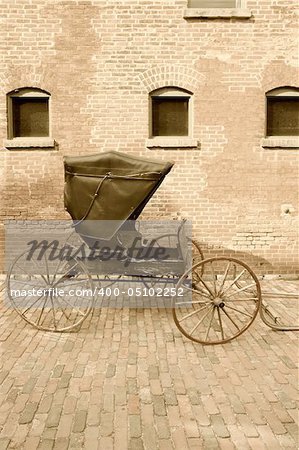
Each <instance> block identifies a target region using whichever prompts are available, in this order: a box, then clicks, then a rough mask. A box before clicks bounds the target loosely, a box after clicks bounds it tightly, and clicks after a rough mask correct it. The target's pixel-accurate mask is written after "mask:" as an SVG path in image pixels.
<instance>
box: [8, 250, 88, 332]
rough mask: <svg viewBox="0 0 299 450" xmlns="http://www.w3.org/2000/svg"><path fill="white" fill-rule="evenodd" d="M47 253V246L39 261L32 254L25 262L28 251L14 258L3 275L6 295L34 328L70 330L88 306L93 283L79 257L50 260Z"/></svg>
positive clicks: (85, 312)
mask: <svg viewBox="0 0 299 450" xmlns="http://www.w3.org/2000/svg"><path fill="white" fill-rule="evenodd" d="M50 252H51V249H46V250H45V251H44V253H43V256H42V258H41V260H38V259H37V256H38V255H37V256H35V255H33V257H32V258H31V259H30V261H27V260H26V257H27V255H28V252H24V253H22V254H21V255H20V256H18V257H17V258H16V260H15V261H14V262H13V264H12V265H11V267H10V270H9V273H8V276H7V288H8V298H9V300H10V302H11V304H12V306H13V308H14V309H15V310H16V311H17V313H18V314H19V315H20V316H21V317H22V318H23V319H24V320H25V321H26V322H27V323H29V324H30V325H32V326H34V327H35V328H38V329H40V330H44V331H55V332H63V331H70V330H72V329H73V328H76V327H78V326H79V325H80V324H81V323H82V322H83V321H84V319H85V318H86V317H87V316H88V314H89V313H90V311H91V309H92V305H93V301H94V295H93V294H94V287H93V282H92V279H91V277H90V275H89V273H88V272H87V270H86V268H85V266H84V264H83V263H82V262H81V261H80V260H79V259H77V258H74V257H69V258H68V261H65V260H64V261H63V260H58V261H57V260H56V261H51V259H50V258H49V256H50ZM33 289H35V295H34V292H33ZM39 290H40V292H39V293H38V291H39ZM16 292H17V293H18V292H22V293H24V295H22V296H20V295H17V294H16ZM26 293H27V295H25V294H26ZM28 293H29V294H30V295H29V294H28ZM40 294H41V295H40Z"/></svg>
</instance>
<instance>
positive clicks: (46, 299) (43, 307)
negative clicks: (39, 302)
mask: <svg viewBox="0 0 299 450" xmlns="http://www.w3.org/2000/svg"><path fill="white" fill-rule="evenodd" d="M48 297H49V296H48V294H47V295H46V298H45V301H44V304H43V306H42V310H41V312H40V315H39V317H38V321H37V325H39V323H40V320H41V318H42V315H43V312H44V310H45V306H46V303H47V301H48Z"/></svg>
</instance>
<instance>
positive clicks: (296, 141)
mask: <svg viewBox="0 0 299 450" xmlns="http://www.w3.org/2000/svg"><path fill="white" fill-rule="evenodd" d="M261 145H262V147H264V148H293V149H294V148H296V149H299V137H297V136H269V137H266V138H264V139H262V142H261Z"/></svg>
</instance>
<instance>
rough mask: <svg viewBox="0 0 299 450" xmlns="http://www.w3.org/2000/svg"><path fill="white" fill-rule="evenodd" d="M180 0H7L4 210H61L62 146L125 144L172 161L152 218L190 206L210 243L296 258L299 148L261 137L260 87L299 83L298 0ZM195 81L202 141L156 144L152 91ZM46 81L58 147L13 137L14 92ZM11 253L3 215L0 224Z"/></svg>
mask: <svg viewBox="0 0 299 450" xmlns="http://www.w3.org/2000/svg"><path fill="white" fill-rule="evenodd" d="M186 4H187V1H185V0H171V1H170V0H154V1H149V0H130V1H128V0H119V1H116V0H94V1H87V0H84V1H80V0H78V1H63V0H47V1H46V2H45V1H42V0H32V1H31V2H30V3H29V2H28V1H26V0H13V1H12V0H6V1H5V2H4V1H1V2H0V17H1V19H0V25H1V26H0V43H1V44H0V49H1V50H0V51H1V65H0V89H1V90H0V146H1V145H2V144H3V147H1V148H0V176H1V182H0V194H1V198H0V218H1V223H2V222H3V220H4V219H5V218H9V219H12V218H15V219H33V218H34V219H52V218H53V219H58V218H64V217H66V215H65V212H64V209H63V166H62V158H63V155H66V154H67V155H71V154H73V155H78V154H88V153H92V152H99V151H108V150H119V151H123V152H127V153H130V154H135V155H140V156H144V157H150V158H157V159H164V160H168V159H169V160H174V161H175V163H176V165H175V168H174V170H173V172H171V174H170V175H169V176H168V178H167V179H166V180H165V182H164V184H163V186H162V187H161V189H160V190H159V191H158V192H157V193H156V194H155V196H154V198H153V199H152V201H151V202H150V204H149V205H148V206H147V208H146V210H145V211H144V213H143V217H144V218H153V217H155V218H156V217H161V218H172V217H173V218H174V217H179V216H181V217H187V218H189V219H192V221H193V226H194V235H195V236H196V237H197V238H198V240H199V241H201V242H202V244H203V246H204V248H206V251H207V253H208V254H211V252H212V253H213V252H215V251H217V252H218V253H221V254H223V253H224V254H227V253H230V254H235V255H242V257H244V258H245V259H246V260H247V261H253V262H254V264H255V265H257V266H258V267H260V268H262V271H264V272H267V273H273V272H275V273H295V272H296V271H297V270H298V261H297V257H298V248H297V247H296V246H297V241H298V239H297V238H298V233H297V229H298V228H297V227H298V222H297V218H298V184H297V182H298V178H297V177H298V150H296V149H281V148H280V149H278V148H275V149H266V148H263V147H262V145H261V142H262V139H263V137H264V130H265V92H267V91H268V90H270V89H273V88H275V87H279V86H295V85H296V84H297V83H298V81H297V71H296V64H295V60H296V52H297V42H296V39H295V38H296V35H295V30H296V26H297V23H296V16H295V7H296V4H297V1H296V0H280V1H277V0H263V2H261V1H260V0H248V1H247V8H248V9H250V10H251V11H252V18H250V19H214V20H207V19H199V18H195V19H189V20H186V19H184V17H183V13H184V9H185V8H186ZM164 86H178V87H181V88H184V89H188V90H190V91H191V92H193V94H194V138H196V139H197V140H198V142H199V145H198V147H197V148H188V149H187V148H175V149H166V148H165V149H164V148H155V149H149V148H147V147H146V140H147V138H148V121H149V118H148V95H149V92H150V91H151V90H153V89H156V88H160V87H164ZM20 87H39V88H42V89H44V90H46V91H48V92H50V93H51V121H52V134H53V137H54V139H55V141H56V147H55V150H44V151H39V150H28V149H27V150H26V149H23V150H8V149H7V148H5V146H4V140H5V139H6V138H7V120H6V94H7V93H8V92H9V91H11V90H13V89H15V88H20ZM0 240H1V242H2V244H0V252H2V258H3V226H2V225H0Z"/></svg>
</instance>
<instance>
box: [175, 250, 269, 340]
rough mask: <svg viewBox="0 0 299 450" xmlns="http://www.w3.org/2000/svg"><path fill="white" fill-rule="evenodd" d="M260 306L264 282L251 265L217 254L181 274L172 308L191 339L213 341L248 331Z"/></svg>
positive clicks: (181, 326) (186, 334)
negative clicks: (261, 285)
mask: <svg viewBox="0 0 299 450" xmlns="http://www.w3.org/2000/svg"><path fill="white" fill-rule="evenodd" d="M181 295H182V296H181ZM260 306H261V288H260V284H259V281H258V279H257V277H256V275H255V273H254V272H253V271H252V270H251V269H250V267H248V266H247V265H246V264H245V263H244V262H242V261H239V260H238V259H235V258H225V257H214V258H209V259H206V260H204V261H201V262H199V263H197V264H195V265H194V266H193V267H192V269H190V270H188V271H187V272H185V274H184V275H183V276H182V277H181V278H180V280H179V282H178V284H177V297H176V298H175V301H174V304H173V309H172V312H173V317H174V321H175V323H176V326H177V327H178V329H179V330H180V331H181V332H182V333H183V334H184V335H185V336H186V337H187V338H188V339H191V340H192V341H195V342H199V343H201V344H205V345H209V344H223V343H225V342H229V341H231V340H232V339H235V338H236V337H238V336H240V335H241V334H242V333H244V331H245V330H247V328H248V327H249V326H250V325H251V323H252V322H253V321H254V319H255V317H256V316H257V314H258V312H259V309H260Z"/></svg>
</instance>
